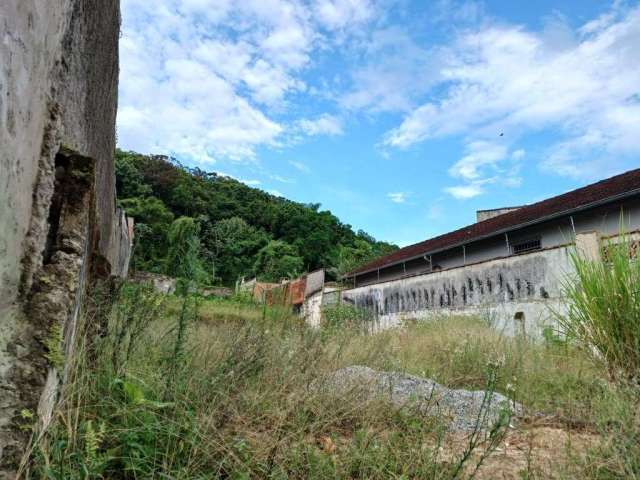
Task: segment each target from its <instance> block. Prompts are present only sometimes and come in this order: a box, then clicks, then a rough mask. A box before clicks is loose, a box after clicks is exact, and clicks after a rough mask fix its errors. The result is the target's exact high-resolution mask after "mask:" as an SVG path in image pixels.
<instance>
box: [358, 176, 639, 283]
mask: <svg viewBox="0 0 640 480" xmlns="http://www.w3.org/2000/svg"><path fill="white" fill-rule="evenodd" d="M634 190H639V191H640V169H636V170H630V171H628V172H626V173H622V174H620V175H616V176H615V177H611V178H608V179H606V180H602V181H600V182H597V183H593V184H591V185H587V186H586V187H582V188H578V189H577V190H573V191H571V192H567V193H563V194H562V195H558V196H556V197H552V198H549V199H547V200H543V201H541V202H537V203H533V204H531V205H525V206H523V207H521V208H519V209H518V210H514V211H512V212H508V213H505V214H503V215H498V216H497V217H493V218H489V219H487V220H484V221H482V222H478V223H474V224H472V225H468V226H466V227H463V228H460V229H458V230H454V231H453V232H449V233H445V234H444V235H440V236H438V237H434V238H431V239H429V240H425V241H423V242H420V243H416V244H413V245H409V246H408V247H404V248H401V249H400V250H396V251H395V252H393V253H391V254H389V255H387V256H384V257H380V258H377V259H375V260H373V261H371V262H369V263H367V264H365V265H363V266H362V267H360V268H358V269H356V270H354V271H352V272H350V273H348V274H347V275H346V276H347V277H352V276H354V275H357V274H360V273H365V272H368V271H372V270H376V269H378V268H383V267H388V266H391V265H394V264H397V263H400V262H402V261H406V260H409V259H412V258H416V257H419V256H421V255H425V254H428V253H431V252H436V251H440V250H443V249H446V248H448V247H453V246H456V245H460V244H463V243H466V242H470V241H473V240H478V239H480V238H486V237H488V236H490V235H491V234H498V233H501V232H505V231H509V230H515V229H516V228H518V227H521V226H524V225H526V224H530V223H536V222H538V221H542V220H544V219H545V218H547V217H552V216H555V215H559V214H562V213H563V212H569V211H573V210H579V209H581V208H584V207H588V206H590V205H591V204H598V203H603V202H606V201H607V200H609V199H611V200H614V199H615V198H617V197H618V196H622V195H625V194H628V193H630V192H632V191H634Z"/></svg>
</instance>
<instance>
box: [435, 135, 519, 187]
mask: <svg viewBox="0 0 640 480" xmlns="http://www.w3.org/2000/svg"><path fill="white" fill-rule="evenodd" d="M465 149H466V153H465V155H464V156H463V157H462V158H461V159H460V160H458V161H457V162H456V163H455V164H453V166H452V167H451V168H450V169H449V175H451V176H452V177H453V178H456V179H458V180H462V181H464V182H466V184H465V185H458V186H456V187H449V188H446V189H445V191H446V192H447V193H449V194H450V195H452V196H453V197H455V198H472V197H476V196H478V195H481V194H483V193H484V192H485V189H484V188H483V187H484V186H485V185H487V184H499V185H502V186H504V187H508V188H517V187H519V186H520V185H521V183H522V180H521V178H520V177H519V176H518V173H519V169H520V164H519V162H520V160H521V159H522V158H523V157H524V150H523V149H518V150H515V151H513V152H511V153H510V152H509V148H508V147H507V146H506V145H504V144H500V143H496V142H490V141H487V140H475V141H471V142H469V143H467V145H466V146H465Z"/></svg>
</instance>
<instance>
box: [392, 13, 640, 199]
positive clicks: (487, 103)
mask: <svg viewBox="0 0 640 480" xmlns="http://www.w3.org/2000/svg"><path fill="white" fill-rule="evenodd" d="M552 23H553V25H551V26H548V28H546V29H544V30H543V31H541V32H533V31H529V30H526V29H524V28H523V27H519V26H508V25H506V26H505V25H504V24H501V25H497V24H487V23H486V22H485V23H483V24H482V26H481V27H480V28H479V29H477V30H475V31H469V30H466V31H465V32H464V33H462V34H460V35H459V36H458V37H457V38H456V40H455V42H454V43H453V45H452V46H450V47H448V48H446V49H444V53H443V55H444V58H445V59H446V60H445V62H444V65H443V66H441V67H440V74H441V77H440V80H439V81H438V84H437V88H438V95H436V96H435V97H434V98H435V99H434V100H431V101H429V102H426V103H423V104H422V105H420V106H418V107H417V108H415V109H413V110H412V111H411V112H410V113H409V114H408V115H406V117H405V118H404V120H403V121H402V123H401V124H400V125H399V126H398V127H397V128H395V129H393V130H391V131H389V132H388V134H387V135H386V137H385V144H386V145H387V146H391V147H398V148H405V147H409V146H411V145H413V144H415V143H418V142H421V141H424V140H426V139H429V138H435V137H443V136H449V135H463V136H466V137H467V142H471V141H474V140H476V139H487V138H495V137H496V136H498V135H499V134H500V133H503V132H504V134H505V136H510V138H514V139H515V138H518V137H519V136H521V135H524V134H526V133H528V132H535V131H542V130H545V129H549V128H553V129H555V131H556V132H560V136H561V137H562V136H564V139H561V140H560V141H557V142H555V143H552V144H551V145H550V147H549V151H548V153H547V160H545V161H543V162H542V166H543V168H547V169H549V170H553V171H556V172H558V173H561V174H566V175H573V176H585V175H589V174H591V173H595V174H597V175H602V173H603V172H602V171H599V172H597V169H598V168H597V167H598V166H599V167H602V166H605V165H606V166H607V170H608V169H611V168H615V165H620V162H621V160H620V159H619V157H621V156H625V155H626V156H633V155H635V156H637V155H638V154H640V143H638V142H637V141H636V139H635V137H636V136H637V132H638V131H639V128H640V96H639V93H640V49H638V48H637V46H638V45H640V7H636V8H634V9H629V10H624V9H622V8H621V7H619V8H618V7H614V8H613V9H612V10H611V11H609V12H607V14H605V15H603V16H601V17H600V18H598V19H596V20H594V21H592V22H589V23H588V24H586V25H585V26H583V27H582V28H581V29H579V30H577V31H571V29H570V28H569V27H568V26H567V25H566V24H564V23H562V22H561V21H560V20H558V19H554V22H552ZM634 132H636V133H635V134H634ZM518 155H519V154H516V157H517V156H518ZM627 158H628V157H627ZM605 159H608V160H605ZM607 161H608V162H609V164H608V165H607V164H606V162H607ZM585 164H586V167H587V168H584V167H585ZM470 172H473V168H472V169H471V170H470ZM459 173H460V174H462V173H463V172H462V171H460V172H459ZM476 191H477V190H476ZM458 193H460V192H458ZM465 193H467V194H469V193H471V191H468V192H465Z"/></svg>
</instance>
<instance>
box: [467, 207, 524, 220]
mask: <svg viewBox="0 0 640 480" xmlns="http://www.w3.org/2000/svg"><path fill="white" fill-rule="evenodd" d="M519 208H521V207H504V208H493V209H490V210H478V211H476V222H483V221H485V220H489V219H490V218H493V217H497V216H499V215H503V214H505V213H509V212H513V211H514V210H518V209H519Z"/></svg>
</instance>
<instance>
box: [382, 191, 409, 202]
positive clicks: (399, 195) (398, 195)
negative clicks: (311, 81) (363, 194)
mask: <svg viewBox="0 0 640 480" xmlns="http://www.w3.org/2000/svg"><path fill="white" fill-rule="evenodd" d="M408 196H409V194H408V193H407V192H392V193H387V198H388V199H389V200H391V201H392V202H393V203H406V201H407V197H408Z"/></svg>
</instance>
